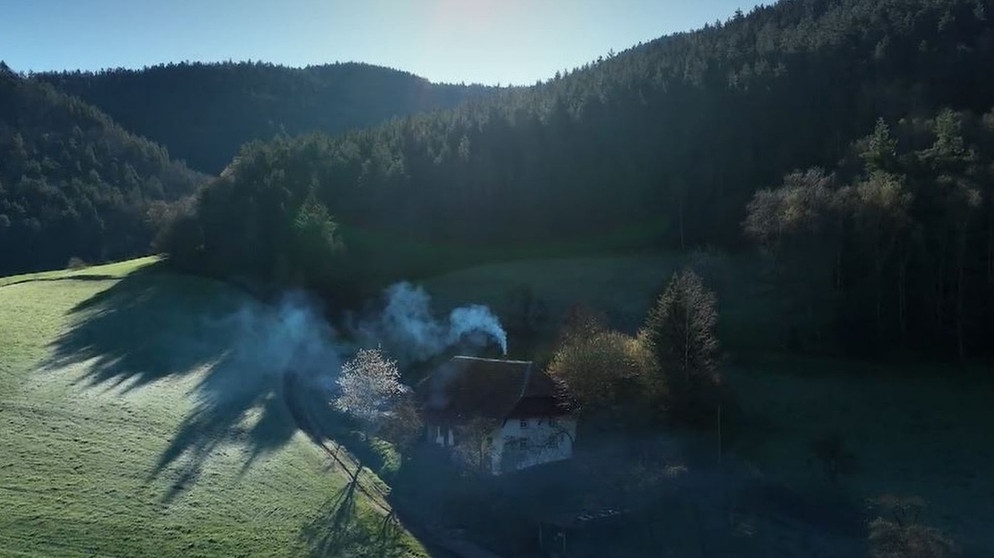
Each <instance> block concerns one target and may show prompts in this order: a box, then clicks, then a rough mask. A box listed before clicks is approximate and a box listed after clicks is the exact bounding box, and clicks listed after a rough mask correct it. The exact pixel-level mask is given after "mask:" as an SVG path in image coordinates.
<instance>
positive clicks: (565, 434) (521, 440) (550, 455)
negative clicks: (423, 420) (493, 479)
mask: <svg viewBox="0 0 994 558" xmlns="http://www.w3.org/2000/svg"><path fill="white" fill-rule="evenodd" d="M426 431H427V432H426V434H427V438H428V439H429V440H431V441H432V442H433V443H435V444H437V445H439V446H441V447H443V448H445V447H453V446H454V445H455V444H458V443H462V441H461V440H459V439H458V437H457V436H454V432H453V430H452V428H451V427H449V426H447V425H439V424H431V423H428V424H427V425H426ZM575 439H576V419H575V418H573V417H558V418H555V419H551V420H550V419H548V418H529V419H508V420H507V421H506V422H504V424H503V425H499V426H497V427H496V428H494V430H493V431H492V432H491V433H490V435H489V436H488V440H487V441H486V444H487V445H488V446H489V458H490V472H491V473H493V474H495V475H499V474H501V473H506V472H509V471H518V470H521V469H525V468H528V467H533V466H535V465H541V464H543V463H551V462H553V461H562V460H564V459H569V458H571V457H573V441H574V440H575Z"/></svg>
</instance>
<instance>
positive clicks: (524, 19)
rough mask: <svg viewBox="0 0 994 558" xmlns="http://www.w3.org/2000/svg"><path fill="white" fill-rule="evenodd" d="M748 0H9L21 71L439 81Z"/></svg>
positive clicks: (724, 10)
mask: <svg viewBox="0 0 994 558" xmlns="http://www.w3.org/2000/svg"><path fill="white" fill-rule="evenodd" d="M753 5H755V2H751V1H747V0H695V1H689V0H349V1H339V0H170V1H167V0H0V14H2V19H3V24H2V31H0V59H2V60H4V61H6V62H7V64H8V65H9V66H11V67H12V68H13V69H14V70H17V71H22V72H27V71H43V70H62V69H83V70H99V69H102V68H114V67H121V66H123V67H141V66H145V65H152V64H158V63H164V62H170V61H174V62H179V61H183V60H189V61H195V60H200V61H223V60H229V59H230V60H236V61H238V60H264V61H267V62H275V63H279V64H285V65H289V66H306V65H309V64H323V63H328V62H335V61H341V62H346V61H358V62H368V63H371V64H378V65H382V66H389V67H393V68H398V69H402V70H407V71H409V72H413V73H415V74H418V75H420V76H424V77H426V78H428V79H430V80H432V81H441V82H453V83H458V82H466V83H487V84H495V83H501V84H504V85H507V84H515V85H521V84H531V83H534V82H535V81H536V80H538V79H545V78H548V77H551V76H552V75H553V74H554V73H555V72H556V70H561V69H566V68H573V67H576V66H579V65H582V64H583V63H584V62H588V61H591V60H593V59H596V58H597V56H599V55H603V54H605V53H607V52H608V51H609V50H612V49H613V50H615V51H621V50H624V49H625V48H628V47H629V46H632V45H634V44H635V43H637V42H639V41H647V40H650V39H653V38H656V37H658V36H661V35H664V34H668V33H672V32H675V31H686V30H690V29H694V28H698V27H700V26H702V25H703V24H704V23H706V22H713V21H714V20H715V19H722V20H724V19H727V18H728V17H729V16H731V14H732V13H733V12H734V11H735V9H736V8H741V9H742V10H743V11H748V10H749V9H750V8H751V7H752V6H753Z"/></svg>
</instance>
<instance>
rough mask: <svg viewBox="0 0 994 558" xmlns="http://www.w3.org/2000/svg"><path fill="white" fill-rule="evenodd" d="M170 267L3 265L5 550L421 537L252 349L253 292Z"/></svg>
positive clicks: (312, 546)
mask: <svg viewBox="0 0 994 558" xmlns="http://www.w3.org/2000/svg"><path fill="white" fill-rule="evenodd" d="M156 267H157V266H156V265H155V262H154V260H153V259H143V260H134V261H131V262H126V263H122V264H115V265H108V266H101V267H94V268H89V269H85V270H80V271H75V272H54V273H45V274H36V275H31V276H20V277H13V278H5V279H3V280H0V430H2V433H3V434H2V440H3V450H2V451H0V510H3V511H2V513H0V555H3V556H66V557H69V556H96V555H99V556H250V555H251V556H302V555H311V556H326V555H327V556H336V555H348V556H367V555H376V556H381V555H390V556H394V555H395V556H418V555H421V554H422V550H421V549H420V546H419V545H418V543H416V542H414V541H413V539H411V538H410V536H408V535H406V534H405V533H403V532H401V531H399V530H398V529H395V528H393V527H391V526H390V525H391V524H389V523H386V522H384V521H383V520H382V516H383V514H385V513H386V511H387V510H386V509H385V504H384V503H383V501H382V500H381V499H380V498H375V500H376V501H373V500H372V499H370V498H368V497H366V496H365V495H364V491H365V492H367V493H370V494H375V492H374V491H372V490H371V489H369V488H368V487H365V486H364V485H363V486H361V487H360V491H358V492H356V491H350V490H348V487H347V484H348V482H347V481H348V478H347V477H346V476H345V473H344V471H343V470H342V469H341V468H340V467H339V466H337V465H333V464H331V463H329V462H328V460H327V458H326V457H325V456H324V454H323V453H322V452H321V451H320V450H319V449H318V448H317V447H316V446H314V445H313V444H312V443H311V442H310V441H309V440H308V439H307V438H305V437H304V436H303V435H301V434H299V433H298V432H297V430H296V428H295V427H294V425H293V421H292V419H291V418H290V416H289V413H288V412H287V411H286V410H285V409H284V408H283V407H282V400H281V398H280V397H279V390H280V386H279V381H278V377H279V374H274V373H273V371H267V370H265V367H264V366H260V363H256V362H250V361H249V360H248V355H249V354H250V353H245V352H244V351H243V347H242V346H241V345H240V343H241V339H239V336H241V335H242V333H240V332H239V330H238V329H233V328H231V327H229V324H228V323H227V322H225V321H224V320H225V316H228V315H231V313H233V312H235V311H236V310H239V309H244V308H246V307H249V308H251V305H252V304H254V303H252V302H251V301H249V300H246V299H245V298H243V297H242V296H241V295H240V294H238V293H236V292H234V291H231V290H230V289H227V288H226V287H224V286H222V285H220V284H217V283H212V282H209V281H204V280H201V279H195V278H191V277H182V276H176V275H171V274H166V273H161V272H159V271H158V270H157V269H156ZM364 477H366V478H371V476H367V475H364ZM385 525H386V526H387V528H384V526H385Z"/></svg>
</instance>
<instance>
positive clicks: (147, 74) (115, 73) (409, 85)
mask: <svg viewBox="0 0 994 558" xmlns="http://www.w3.org/2000/svg"><path fill="white" fill-rule="evenodd" d="M34 77H36V78H38V79H41V80H45V81H48V82H50V83H52V84H53V85H55V86H56V87H58V88H60V89H62V90H64V91H66V92H67V93H70V94H72V95H77V96H79V97H80V98H82V99H84V100H86V101H88V102H90V103H92V104H94V105H96V106H97V107H99V108H100V109H101V110H103V111H104V112H106V113H107V114H109V115H110V116H111V117H113V118H114V119H115V120H116V121H118V122H120V123H121V125H123V126H124V127H125V128H127V129H129V130H132V131H134V132H135V133H138V134H141V135H143V136H146V137H148V138H151V139H152V140H154V141H157V142H159V143H161V144H163V145H165V146H166V147H168V148H169V151H170V153H172V154H173V156H175V157H177V158H179V159H183V160H185V161H186V162H187V163H188V164H189V165H190V166H191V167H193V168H196V169H198V170H201V171H204V172H209V173H212V174H216V173H219V172H221V170H222V169H223V168H224V166H225V165H226V164H227V163H228V161H230V160H231V158H232V157H233V156H234V155H235V153H237V151H238V148H239V147H240V146H241V145H242V144H244V143H247V142H249V141H252V140H257V139H264V140H268V139H272V138H273V137H274V136H276V135H281V134H288V135H299V134H302V133H306V132H324V133H327V134H337V133H341V132H345V131H347V130H350V129H354V128H363V127H367V126H371V125H374V124H380V123H382V122H385V121H387V120H389V119H390V118H393V117H397V116H406V115H410V114H414V113H416V112H421V111H430V110H435V109H444V108H451V107H454V106H456V105H458V104H460V103H462V102H464V101H466V100H468V99H474V98H480V97H486V96H489V95H491V94H492V93H493V92H494V91H496V88H494V87H485V86H478V85H474V86H464V85H446V84H433V83H430V82H428V81H427V80H425V79H423V78H420V77H417V76H415V75H413V74H410V73H407V72H401V71H397V70H392V69H389V68H383V67H379V66H372V65H368V64H356V63H342V64H330V65H323V66H311V67H307V68H288V67H284V66H276V65H273V64H264V63H219V64H202V63H193V64H188V63H183V64H169V65H162V66H154V67H149V68H145V69H142V70H127V69H117V70H107V71H104V72H99V73H84V72H64V73H45V74H36V75H35V76H34Z"/></svg>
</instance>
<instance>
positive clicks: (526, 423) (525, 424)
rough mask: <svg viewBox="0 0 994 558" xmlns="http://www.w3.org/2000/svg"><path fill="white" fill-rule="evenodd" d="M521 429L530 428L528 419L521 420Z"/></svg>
mask: <svg viewBox="0 0 994 558" xmlns="http://www.w3.org/2000/svg"><path fill="white" fill-rule="evenodd" d="M521 428H528V419H521Z"/></svg>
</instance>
